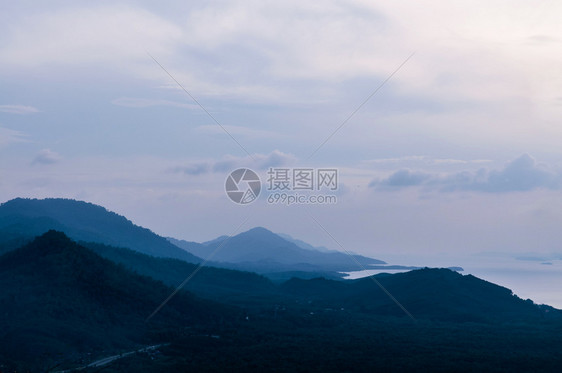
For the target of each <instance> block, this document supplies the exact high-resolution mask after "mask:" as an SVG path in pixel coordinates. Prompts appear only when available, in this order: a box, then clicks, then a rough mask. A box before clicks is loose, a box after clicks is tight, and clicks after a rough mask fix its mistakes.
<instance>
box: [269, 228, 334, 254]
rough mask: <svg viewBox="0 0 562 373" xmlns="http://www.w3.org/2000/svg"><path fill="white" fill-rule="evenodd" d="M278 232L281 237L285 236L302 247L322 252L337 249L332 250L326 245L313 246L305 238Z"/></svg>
mask: <svg viewBox="0 0 562 373" xmlns="http://www.w3.org/2000/svg"><path fill="white" fill-rule="evenodd" d="M276 234H277V235H278V236H279V237H281V238H284V239H285V240H287V241H289V242H292V243H294V244H295V245H297V246H298V247H300V248H301V249H306V250H315V251H322V252H325V253H326V252H334V251H335V250H330V249H328V248H327V247H324V246H312V245H311V244H309V243H307V242H304V241H303V240H299V239H297V238H293V237H292V236H289V235H288V234H285V233H276Z"/></svg>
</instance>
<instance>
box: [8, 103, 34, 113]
mask: <svg viewBox="0 0 562 373" xmlns="http://www.w3.org/2000/svg"><path fill="white" fill-rule="evenodd" d="M0 112H3V113H10V114H32V113H38V112H39V110H38V109H37V108H34V107H33V106H25V105H0Z"/></svg>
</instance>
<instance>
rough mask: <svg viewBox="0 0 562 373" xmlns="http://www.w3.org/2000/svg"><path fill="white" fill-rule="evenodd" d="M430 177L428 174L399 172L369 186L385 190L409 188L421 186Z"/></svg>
mask: <svg viewBox="0 0 562 373" xmlns="http://www.w3.org/2000/svg"><path fill="white" fill-rule="evenodd" d="M430 177H431V175H430V174H427V173H423V172H414V171H410V170H399V171H396V172H394V173H393V174H392V175H390V176H389V177H388V178H386V179H384V180H382V181H377V182H371V184H369V185H370V186H375V185H379V186H381V187H385V188H402V187H410V186H416V185H421V184H423V183H424V182H425V181H426V180H428V179H429V178H430Z"/></svg>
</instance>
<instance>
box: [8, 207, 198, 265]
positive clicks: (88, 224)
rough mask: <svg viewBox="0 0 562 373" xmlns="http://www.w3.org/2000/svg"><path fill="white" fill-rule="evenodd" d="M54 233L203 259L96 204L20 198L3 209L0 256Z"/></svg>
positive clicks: (78, 238) (181, 257)
mask: <svg viewBox="0 0 562 373" xmlns="http://www.w3.org/2000/svg"><path fill="white" fill-rule="evenodd" d="M50 229H56V230H59V231H62V232H65V233H66V234H67V235H68V236H69V237H70V238H72V239H73V240H77V241H87V242H99V243H103V244H107V245H112V246H118V247H127V248H130V249H133V250H136V251H139V252H142V253H145V254H148V255H153V256H157V257H170V258H177V259H182V260H185V261H188V262H191V263H199V262H200V261H201V259H200V258H197V257H196V256H194V255H192V254H190V253H188V252H186V251H185V250H181V249H179V248H178V247H176V246H174V245H173V244H171V243H170V242H168V240H166V239H165V238H164V237H160V236H158V235H157V234H155V233H153V232H152V231H150V230H149V229H146V228H142V227H139V226H137V225H135V224H133V223H132V222H131V221H129V220H127V219H126V218H125V217H123V216H121V215H118V214H116V213H114V212H111V211H108V210H106V209H105V208H103V207H101V206H97V205H94V204H92V203H87V202H82V201H75V200H71V199H61V198H48V199H23V198H16V199H13V200H11V201H8V202H5V203H3V204H2V205H0V236H1V240H0V247H1V248H0V252H2V251H4V252H5V251H8V250H10V249H13V248H15V247H16V245H18V244H21V242H23V241H25V240H30V239H32V238H33V237H35V236H38V235H40V234H43V233H45V232H47V231H48V230H50Z"/></svg>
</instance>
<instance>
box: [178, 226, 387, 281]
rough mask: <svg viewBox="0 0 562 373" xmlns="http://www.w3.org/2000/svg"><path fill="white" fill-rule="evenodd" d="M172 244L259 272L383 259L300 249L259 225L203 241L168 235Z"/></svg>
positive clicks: (348, 266)
mask: <svg viewBox="0 0 562 373" xmlns="http://www.w3.org/2000/svg"><path fill="white" fill-rule="evenodd" d="M171 242H172V243H174V244H175V245H176V246H178V247H181V248H183V249H185V250H188V251H190V252H191V253H193V254H195V255H197V256H199V257H201V258H207V257H209V256H210V255H212V257H211V259H212V260H213V261H215V262H218V265H221V266H227V267H228V266H230V267H231V268H236V269H245V270H250V271H255V272H259V273H275V272H285V271H291V272H295V271H307V272H325V271H351V270H357V269H361V268H358V265H357V263H356V262H355V261H358V262H359V263H361V265H363V266H364V267H365V268H368V267H369V266H370V265H373V264H385V262H383V261H381V260H377V259H373V258H368V257H365V256H361V255H353V258H350V257H349V255H347V254H345V253H342V252H338V251H330V252H322V251H318V250H313V249H312V250H311V249H304V248H302V247H300V246H299V245H297V244H295V243H294V242H291V241H288V240H287V239H285V238H283V237H281V236H279V235H277V234H275V233H273V232H271V231H269V230H267V229H265V228H261V227H257V228H253V229H250V230H249V231H247V232H243V233H240V234H238V235H236V236H233V237H231V238H225V237H224V236H223V237H220V238H218V239H215V240H213V241H209V242H207V243H205V244H203V245H194V244H193V243H191V242H186V241H180V240H175V239H171Z"/></svg>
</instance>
